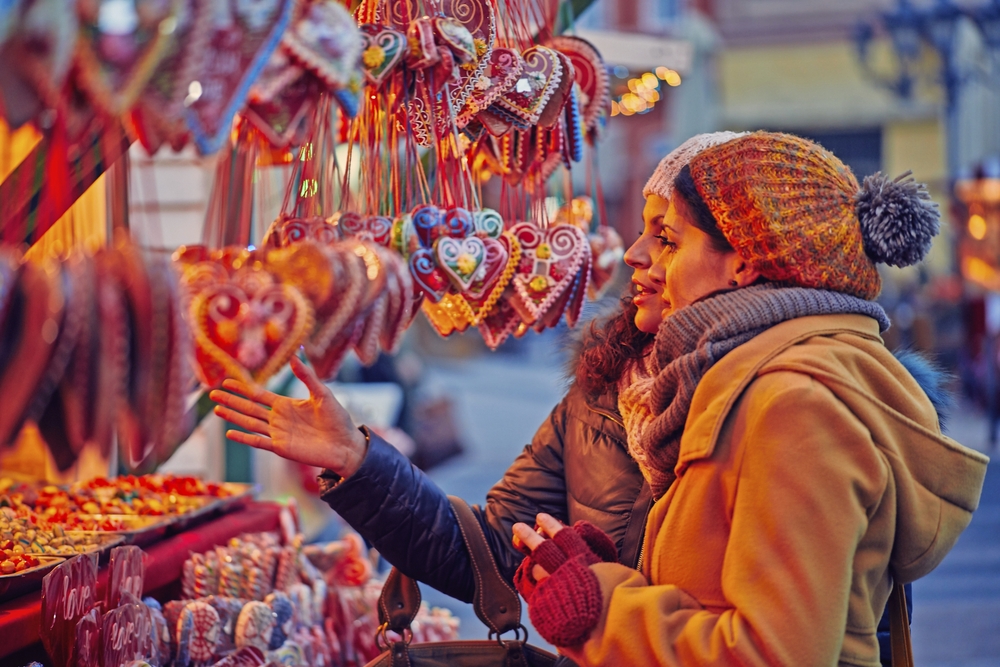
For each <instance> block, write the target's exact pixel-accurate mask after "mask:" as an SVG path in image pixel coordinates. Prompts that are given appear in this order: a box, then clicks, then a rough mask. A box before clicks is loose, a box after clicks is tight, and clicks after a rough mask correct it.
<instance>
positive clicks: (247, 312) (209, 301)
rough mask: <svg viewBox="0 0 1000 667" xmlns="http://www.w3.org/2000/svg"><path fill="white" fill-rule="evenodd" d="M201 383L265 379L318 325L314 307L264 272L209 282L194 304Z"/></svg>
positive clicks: (293, 290)
mask: <svg viewBox="0 0 1000 667" xmlns="http://www.w3.org/2000/svg"><path fill="white" fill-rule="evenodd" d="M191 319H192V320H193V321H192V328H193V330H194V334H195V344H196V357H197V360H198V370H199V372H200V376H201V380H202V382H203V383H204V384H205V385H206V386H208V387H216V386H218V385H220V384H221V383H222V380H224V379H225V378H227V377H232V378H236V379H239V380H242V381H244V382H248V383H249V382H257V383H259V382H264V381H265V380H267V379H268V378H270V377H271V376H272V375H274V374H275V373H276V372H278V370H279V369H280V368H281V367H282V366H284V365H285V363H287V362H288V360H289V358H291V356H292V355H293V354H295V351H296V350H298V349H299V346H300V345H302V343H304V342H305V340H306V339H307V337H308V336H309V334H310V332H311V331H312V327H313V310H312V307H311V306H310V305H309V303H308V302H307V301H306V299H305V298H304V297H303V296H302V294H301V293H300V292H299V291H298V290H297V289H295V288H294V287H292V286H290V285H282V284H276V283H275V281H274V279H273V278H272V277H271V276H270V275H269V274H267V273H266V272H264V271H247V272H244V273H242V274H241V273H240V271H237V274H236V275H234V276H233V278H232V280H230V281H229V282H226V283H221V284H218V285H214V286H211V287H207V288H205V289H203V290H202V291H201V292H199V293H198V294H197V295H195V297H194V299H193V300H192V303H191Z"/></svg>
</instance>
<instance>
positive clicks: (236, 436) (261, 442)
mask: <svg viewBox="0 0 1000 667" xmlns="http://www.w3.org/2000/svg"><path fill="white" fill-rule="evenodd" d="M226 437H227V438H229V439H230V440H232V441H233V442H238V443H240V444H241V445H248V446H250V447H254V448H256V449H264V450H267V451H269V452H273V451H274V441H273V440H271V439H270V438H265V437H263V436H260V435H257V434H255V433H247V432H246V431H235V430H233V429H229V430H228V431H226Z"/></svg>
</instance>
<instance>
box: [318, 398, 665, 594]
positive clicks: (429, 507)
mask: <svg viewBox="0 0 1000 667" xmlns="http://www.w3.org/2000/svg"><path fill="white" fill-rule="evenodd" d="M320 493H321V495H322V498H323V500H325V501H326V502H327V503H328V504H329V505H330V507H332V508H333V509H334V510H336V511H337V513H338V514H340V515H341V516H342V517H343V518H344V520H346V521H347V523H349V524H350V525H351V526H353V527H354V528H355V530H357V531H358V532H359V533H361V535H362V536H364V538H365V539H367V540H368V541H369V542H371V543H372V544H373V545H374V546H375V548H376V549H378V551H379V553H381V554H382V555H383V556H385V558H386V560H388V561H389V562H390V563H392V564H393V565H395V566H396V567H398V568H399V569H400V570H401V571H402V572H404V573H405V574H407V575H409V576H410V577H413V578H414V579H418V580H419V581H422V582H424V583H426V584H428V585H430V586H433V587H434V588H436V589H438V590H439V591H441V592H443V593H446V594H448V595H451V596H452V597H455V598H458V599H459V600H463V601H465V602H469V601H471V600H472V595H473V575H472V567H471V562H470V560H469V555H468V552H467V551H466V550H465V546H464V543H463V542H462V535H461V533H460V532H459V528H458V522H457V520H456V519H455V516H454V514H453V513H452V510H451V505H450V504H449V502H448V498H447V496H446V495H445V493H444V492H443V491H442V490H441V489H439V488H438V487H437V485H435V484H434V483H433V482H432V481H431V480H430V479H428V478H427V476H426V475H425V474H424V473H423V472H421V471H420V470H419V469H417V468H416V467H414V466H413V465H411V464H410V462H409V461H408V460H407V459H406V458H405V457H404V456H403V455H401V454H400V453H399V452H397V451H396V449H395V448H394V447H392V446H391V445H389V444H388V443H386V442H385V441H384V440H382V439H381V438H379V437H378V436H376V435H374V434H371V444H370V445H369V449H368V454H367V456H366V457H365V460H364V463H362V465H361V468H360V469H359V470H358V471H357V472H356V473H355V474H353V475H351V477H349V478H348V479H346V480H343V481H341V479H340V478H339V477H338V476H337V475H335V474H333V473H331V472H329V471H326V472H324V473H323V475H321V476H320ZM651 506H652V495H651V493H650V490H649V485H648V484H646V483H645V482H644V481H643V478H642V473H640V472H639V467H638V466H637V465H636V464H635V462H634V461H633V460H632V458H631V457H630V456H629V454H628V445H627V444H626V440H625V429H624V427H623V425H622V422H621V417H620V416H619V414H618V408H617V405H616V400H615V395H614V394H608V395H606V396H602V397H601V398H600V399H598V400H588V399H587V398H586V397H585V396H584V393H583V392H582V391H581V390H580V389H579V388H578V387H577V386H576V385H575V384H574V385H573V386H572V387H571V388H570V390H569V392H568V393H567V394H566V396H565V397H564V398H563V400H562V401H561V402H560V403H559V405H557V406H556V407H555V409H553V410H552V412H551V413H550V414H549V417H548V419H547V420H546V421H545V423H544V424H542V426H541V427H540V428H539V429H538V431H537V432H536V433H535V436H534V438H533V439H532V442H531V444H530V445H528V446H527V447H525V448H524V451H522V452H521V454H520V456H518V457H517V459H516V460H515V461H514V463H513V464H512V465H511V466H510V468H508V469H507V472H506V473H505V474H504V476H503V479H501V480H500V481H499V482H498V483H497V484H496V486H494V487H493V488H492V489H491V490H490V492H489V493H488V494H487V496H486V507H485V509H481V508H479V507H475V508H473V509H474V511H475V512H476V514H477V516H478V518H479V520H480V522H481V523H482V524H483V528H484V532H485V533H486V538H487V540H489V542H490V547H491V549H492V551H493V553H494V555H495V556H496V558H497V563H498V565H499V566H500V569H501V572H502V573H503V574H504V576H506V577H507V578H508V579H512V578H513V576H514V571H515V570H516V569H517V566H518V565H519V564H520V562H521V560H522V559H523V558H524V556H523V555H522V554H521V553H519V552H518V551H516V550H515V549H514V548H513V546H512V545H511V535H512V527H513V525H514V524H515V523H517V522H518V521H523V522H525V523H527V524H528V525H534V522H535V516H536V515H537V514H538V513H539V512H546V513H548V514H551V515H552V516H554V517H556V518H558V519H560V520H561V521H563V522H568V523H571V522H574V521H577V520H579V519H585V520H587V521H590V522H591V523H593V524H594V525H596V526H597V527H599V528H600V529H601V530H603V531H605V532H606V533H608V535H610V536H611V537H612V539H614V540H615V543H616V545H617V546H618V552H619V561H620V562H621V563H622V564H624V565H628V566H630V567H635V566H637V564H638V561H639V552H640V548H641V546H642V539H643V532H644V528H645V524H646V515H647V514H648V513H649V508H650V507H651Z"/></svg>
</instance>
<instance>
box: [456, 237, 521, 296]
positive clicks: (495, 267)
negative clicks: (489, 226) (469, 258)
mask: <svg viewBox="0 0 1000 667" xmlns="http://www.w3.org/2000/svg"><path fill="white" fill-rule="evenodd" d="M509 244H510V239H508V238H507V237H506V236H501V237H500V239H499V240H497V239H490V238H485V239H483V245H484V246H486V259H484V260H483V263H482V266H481V267H480V271H479V273H478V275H477V276H476V279H475V280H473V282H472V284H471V285H469V287H468V288H467V289H466V290H464V294H465V295H466V296H468V297H469V298H470V300H472V301H477V300H482V299H483V298H484V297H486V296H488V295H489V293H490V292H492V291H493V287H494V285H496V282H497V280H498V279H499V278H500V275H501V274H502V273H503V270H504V269H505V268H507V259H508V258H509V257H510V251H509V250H508V246H509Z"/></svg>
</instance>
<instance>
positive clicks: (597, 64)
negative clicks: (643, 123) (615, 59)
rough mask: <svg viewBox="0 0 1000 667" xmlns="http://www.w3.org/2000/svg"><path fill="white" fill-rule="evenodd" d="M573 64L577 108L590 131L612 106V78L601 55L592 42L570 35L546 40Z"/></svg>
mask: <svg viewBox="0 0 1000 667" xmlns="http://www.w3.org/2000/svg"><path fill="white" fill-rule="evenodd" d="M547 45H548V46H551V47H552V48H553V49H556V50H557V51H559V52H560V53H562V54H563V55H565V56H566V57H567V58H569V60H570V62H572V63H573V73H574V77H575V80H576V83H577V84H578V85H579V86H580V92H581V93H582V94H581V96H580V107H581V113H582V114H583V124H584V126H585V127H586V128H587V131H588V132H589V131H593V130H594V128H595V127H596V126H597V122H598V120H599V119H600V118H601V116H603V115H604V114H606V113H608V109H609V108H610V107H611V78H610V77H609V76H608V69H607V67H605V66H604V60H603V59H602V58H601V54H600V53H598V51H597V49H595V48H594V46H593V44H591V43H590V42H588V41H587V40H585V39H581V38H579V37H573V36H571V35H558V36H555V37H552V38H550V39H549V41H548V42H547Z"/></svg>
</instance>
